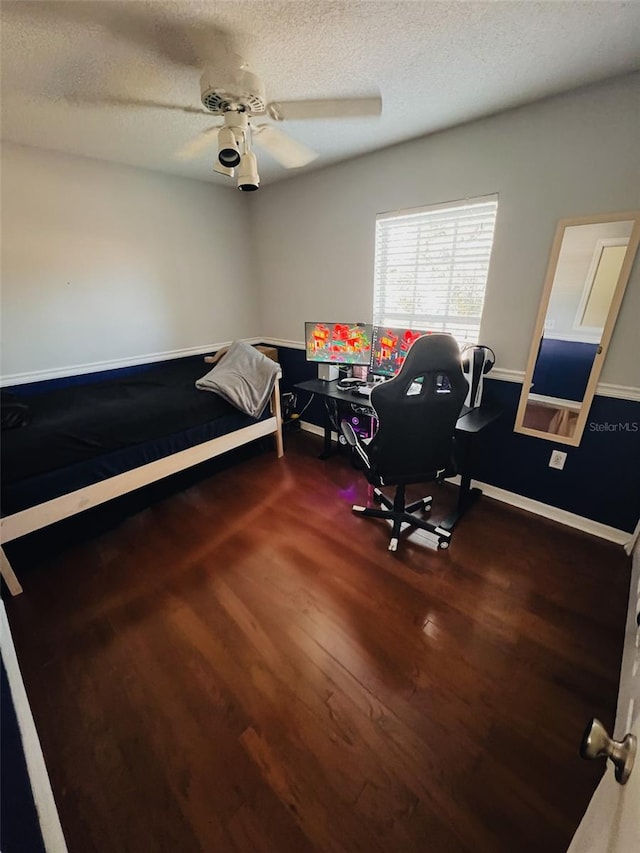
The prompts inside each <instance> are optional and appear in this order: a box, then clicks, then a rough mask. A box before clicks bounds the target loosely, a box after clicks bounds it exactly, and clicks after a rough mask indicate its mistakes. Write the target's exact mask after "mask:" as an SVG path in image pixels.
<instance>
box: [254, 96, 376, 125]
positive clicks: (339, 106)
mask: <svg viewBox="0 0 640 853" xmlns="http://www.w3.org/2000/svg"><path fill="white" fill-rule="evenodd" d="M381 112H382V98H381V97H380V96H379V95H378V96H376V97H374V98H325V99H321V100H317V101H274V102H273V103H271V104H267V113H268V115H269V116H271V118H273V119H275V120H276V121H285V120H298V119H313V118H357V117H364V116H379V115H380V113H381Z"/></svg>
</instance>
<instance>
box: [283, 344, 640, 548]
mask: <svg viewBox="0 0 640 853" xmlns="http://www.w3.org/2000/svg"><path fill="white" fill-rule="evenodd" d="M278 354H279V360H280V364H281V365H282V372H283V379H282V388H283V390H285V391H287V390H292V389H293V386H294V385H295V383H296V382H302V381H303V380H305V379H313V378H314V377H315V376H317V366H316V365H315V364H310V363H308V362H307V361H306V360H305V354H304V351H303V350H297V349H291V348H288V347H278ZM521 389H522V386H521V384H520V383H518V382H503V381H501V380H497V379H493V380H492V379H490V378H487V380H486V381H485V391H484V394H485V396H484V399H485V400H486V401H488V402H494V403H496V404H498V405H499V406H500V407H501V408H502V409H503V414H502V416H501V417H500V418H499V419H498V420H497V421H496V422H495V423H494V424H492V425H491V426H490V427H489V428H488V429H486V430H484V431H483V432H482V433H480V434H479V436H478V441H477V444H476V458H475V465H474V472H473V476H474V478H475V479H477V480H481V481H482V482H485V483H491V484H492V485H494V486H498V487H500V488H501V489H505V490H506V491H509V492H515V493H516V494H519V495H523V496H525V497H528V498H533V499H534V500H537V501H541V502H542V503H545V504H549V505H550V506H554V507H558V508H559V509H564V510H567V511H568V512H572V513H575V514H576V515H580V516H583V517H584V518H590V519H593V520H594V521H598V522H600V523H602V524H607V525H609V526H611V527H616V528H618V529H619V530H626V531H628V532H629V533H631V532H633V530H634V528H635V525H636V523H637V521H638V517H639V516H640V403H637V402H633V401H630V400H618V399H615V398H612V397H595V399H594V401H593V405H592V406H591V412H590V413H589V419H588V422H587V427H586V429H585V432H584V435H583V437H582V441H581V443H580V446H579V447H569V446H567V445H565V444H554V443H553V442H552V441H546V440H545V439H541V438H533V437H531V436H527V435H520V434H519V433H515V432H514V431H513V426H514V423H515V417H516V411H517V408H518V401H519V398H520V391H521ZM297 393H298V411H300V409H301V408H302V407H303V406H304V405H305V403H306V402H307V400H308V395H306V394H304V393H302V392H297ZM303 420H305V421H309V422H310V423H314V424H317V425H318V426H320V425H323V424H324V407H323V404H322V401H321V400H317V399H316V400H314V402H313V403H312V404H311V406H310V407H309V409H308V410H307V411H306V412H305V413H304V415H303ZM554 447H557V448H558V449H560V450H563V451H565V452H566V453H567V461H566V463H565V467H564V470H563V471H558V470H556V469H554V468H549V457H550V456H551V451H552V450H553V449H554Z"/></svg>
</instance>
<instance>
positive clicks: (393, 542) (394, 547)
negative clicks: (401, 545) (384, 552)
mask: <svg viewBox="0 0 640 853" xmlns="http://www.w3.org/2000/svg"><path fill="white" fill-rule="evenodd" d="M389 550H390V551H397V550H398V540H397V539H392V540H391V542H389Z"/></svg>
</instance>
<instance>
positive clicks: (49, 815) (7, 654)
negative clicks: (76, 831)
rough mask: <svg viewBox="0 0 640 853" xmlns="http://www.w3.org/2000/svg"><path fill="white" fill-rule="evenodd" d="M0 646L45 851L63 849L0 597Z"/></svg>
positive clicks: (61, 851)
mask: <svg viewBox="0 0 640 853" xmlns="http://www.w3.org/2000/svg"><path fill="white" fill-rule="evenodd" d="M0 648H1V650H2V660H3V662H4V666H5V669H6V671H7V681H8V682H9V687H10V690H11V698H12V700H13V706H14V708H15V711H16V717H17V719H18V728H19V729H20V736H21V738H22V748H23V750H24V757H25V762H26V765H27V771H28V773H29V780H30V782H31V790H32V793H33V801H34V803H35V806H36V811H37V813H38V821H39V823H40V831H41V832H42V839H43V841H44V846H45V850H46V851H47V853H67V845H66V842H65V840H64V835H63V833H62V826H61V825H60V817H59V816H58V809H57V808H56V803H55V799H54V797H53V791H52V790H51V782H50V780H49V774H48V773H47V767H46V765H45V763H44V756H43V754H42V747H41V746H40V739H39V738H38V732H37V731H36V726H35V723H34V722H33V716H32V714H31V708H30V706H29V700H28V698H27V693H26V691H25V689H24V683H23V681H22V674H21V672H20V666H19V664H18V658H17V656H16V650H15V647H14V645H13V637H12V636H11V630H10V629H9V620H8V619H7V613H6V611H5V609H4V603H3V602H2V601H0Z"/></svg>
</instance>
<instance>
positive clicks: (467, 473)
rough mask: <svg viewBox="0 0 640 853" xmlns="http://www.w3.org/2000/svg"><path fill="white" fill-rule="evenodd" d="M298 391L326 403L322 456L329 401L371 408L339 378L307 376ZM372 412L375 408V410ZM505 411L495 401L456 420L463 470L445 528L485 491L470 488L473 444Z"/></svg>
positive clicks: (327, 448) (327, 446)
mask: <svg viewBox="0 0 640 853" xmlns="http://www.w3.org/2000/svg"><path fill="white" fill-rule="evenodd" d="M293 387H294V388H296V389H297V390H298V391H306V392H307V393H308V394H316V395H317V396H318V397H322V398H323V400H324V404H325V423H324V446H323V449H322V453H321V454H320V459H327V457H328V456H330V455H331V453H332V442H331V428H332V426H333V424H332V421H331V413H330V411H329V402H328V401H329V400H334V401H336V402H340V403H349V404H352V403H356V404H357V405H359V406H362V407H363V408H370V400H369V398H368V397H366V396H365V395H363V394H356V393H354V392H353V391H342V390H341V389H340V388H338V380H337V379H336V380H334V381H333V382H325V381H324V380H322V379H307V380H305V381H304V382H298V383H297V384H296V385H294V386H293ZM372 411H373V410H372ZM501 414H502V409H501V408H500V407H499V406H496V405H494V404H493V403H483V404H482V405H481V406H479V407H478V408H477V409H471V410H470V411H468V412H467V413H466V414H463V415H461V416H460V417H459V418H458V421H457V423H456V459H457V462H458V466H459V470H460V488H459V490H458V502H457V505H456V508H455V509H454V510H453V512H451V513H450V515H448V516H447V517H446V518H445V520H444V521H442V522H440V526H441V527H443V528H444V529H445V530H453V528H454V527H455V526H456V524H457V523H458V522H459V521H460V519H461V518H462V516H463V515H464V514H465V512H467V511H468V510H469V508H470V507H471V506H472V505H473V504H474V503H475V502H476V501H477V500H478V498H479V497H480V495H481V494H482V490H481V489H478V488H471V475H472V470H473V449H474V448H473V445H474V443H475V442H474V436H476V435H477V434H478V433H479V432H482V430H483V429H486V427H488V426H489V424H491V423H493V422H494V421H495V420H497V418H499V417H500V415H501Z"/></svg>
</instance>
